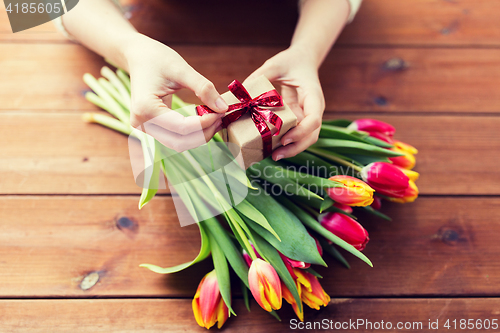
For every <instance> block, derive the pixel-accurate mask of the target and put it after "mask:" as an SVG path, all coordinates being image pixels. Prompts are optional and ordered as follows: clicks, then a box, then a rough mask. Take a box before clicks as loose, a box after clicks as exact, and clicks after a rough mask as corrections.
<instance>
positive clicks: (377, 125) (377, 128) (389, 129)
mask: <svg viewBox="0 0 500 333" xmlns="http://www.w3.org/2000/svg"><path fill="white" fill-rule="evenodd" d="M347 128H349V129H354V130H357V131H364V132H368V133H370V135H371V133H376V134H378V133H380V134H383V135H385V136H388V137H392V136H393V135H394V132H396V129H395V128H394V127H393V126H392V125H390V124H388V123H384V122H383V121H380V120H376V119H369V118H364V119H357V120H355V121H353V122H352V123H351V124H350V125H349V126H347Z"/></svg>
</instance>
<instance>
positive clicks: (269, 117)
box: [196, 80, 283, 157]
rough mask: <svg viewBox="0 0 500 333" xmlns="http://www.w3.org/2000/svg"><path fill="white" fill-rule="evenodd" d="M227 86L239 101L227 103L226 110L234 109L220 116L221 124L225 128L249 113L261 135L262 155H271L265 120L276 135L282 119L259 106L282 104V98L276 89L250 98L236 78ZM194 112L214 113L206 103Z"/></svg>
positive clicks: (199, 113) (270, 139)
mask: <svg viewBox="0 0 500 333" xmlns="http://www.w3.org/2000/svg"><path fill="white" fill-rule="evenodd" d="M228 87H229V90H230V91H231V92H232V93H233V95H234V96H236V98H238V99H239V100H240V102H241V103H236V104H231V105H229V109H228V110H227V112H230V111H234V110H236V111H234V112H231V113H229V114H227V115H226V116H225V117H224V118H222V126H223V127H224V128H226V127H227V126H228V125H229V124H231V123H232V122H233V121H236V120H238V119H240V117H241V116H243V115H244V114H245V113H247V112H248V113H250V117H251V118H252V120H253V122H254V124H255V127H257V129H258V130H259V133H260V136H261V137H262V146H263V150H264V157H267V156H269V155H271V153H272V150H273V147H272V138H271V130H270V129H269V126H267V124H266V121H268V122H269V123H270V124H272V125H273V126H274V127H276V133H274V134H273V135H272V136H275V135H278V134H279V133H280V130H281V125H283V121H282V120H281V118H280V117H278V115H277V114H276V113H274V112H273V111H271V110H267V109H263V108H261V106H265V107H278V106H283V99H282V98H281V96H280V94H279V93H278V92H277V91H276V89H273V90H270V91H268V92H265V93H263V94H261V95H259V96H257V97H255V98H252V97H251V96H250V94H249V93H248V91H247V90H246V89H245V87H243V85H242V84H241V83H240V82H238V81H237V80H234V81H233V82H231V84H230V85H229V86H228ZM196 112H198V115H200V116H202V115H204V114H206V113H214V112H215V111H213V110H212V109H210V108H209V107H208V106H206V105H198V106H197V107H196Z"/></svg>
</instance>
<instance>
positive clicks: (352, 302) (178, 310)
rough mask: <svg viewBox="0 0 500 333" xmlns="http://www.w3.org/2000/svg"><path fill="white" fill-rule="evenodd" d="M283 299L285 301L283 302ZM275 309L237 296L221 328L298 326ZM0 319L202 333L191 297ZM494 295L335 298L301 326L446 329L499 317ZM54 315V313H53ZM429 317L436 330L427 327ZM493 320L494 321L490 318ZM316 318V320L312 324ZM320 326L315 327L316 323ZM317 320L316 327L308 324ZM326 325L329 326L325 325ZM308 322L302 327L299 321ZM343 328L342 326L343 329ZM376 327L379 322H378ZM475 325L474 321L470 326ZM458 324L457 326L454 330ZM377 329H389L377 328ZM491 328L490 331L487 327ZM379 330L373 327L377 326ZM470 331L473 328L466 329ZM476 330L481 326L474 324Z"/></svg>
mask: <svg viewBox="0 0 500 333" xmlns="http://www.w3.org/2000/svg"><path fill="white" fill-rule="evenodd" d="M285 304H286V303H285ZM284 307H286V309H283V310H280V311H279V314H280V316H281V317H282V322H278V321H277V320H276V319H274V318H273V317H271V316H270V315H268V314H267V313H265V312H264V311H263V310H260V309H258V308H257V304H256V303H254V304H253V307H252V309H253V311H252V312H250V313H249V312H248V311H247V310H246V309H245V307H244V305H243V302H242V301H241V300H236V301H235V302H234V308H235V311H236V312H237V313H238V316H237V317H231V318H229V319H228V321H227V322H226V324H225V325H224V332H265V333H267V332H288V331H290V332H293V331H295V330H298V329H299V328H300V326H298V325H297V322H296V321H292V320H294V319H295V318H294V317H293V316H292V313H291V311H290V308H289V306H288V304H286V305H284ZM0 309H1V310H2V311H1V312H0V313H1V315H0V318H2V329H3V332H5V333H9V332H16V333H17V332H30V333H32V332H33V333H38V332H40V333H41V332H47V331H48V330H50V332H54V333H57V332H88V331H92V332H96V333H97V332H117V333H118V332H167V331H168V332H186V331H189V332H206V329H204V328H202V327H199V326H198V325H197V324H196V322H195V320H194V317H193V313H192V310H191V300H187V299H91V300H2V301H0ZM499 311H500V308H499V299H498V298H442V299H335V300H332V301H331V302H330V304H329V305H328V306H327V307H326V308H324V309H322V310H321V311H314V310H310V309H306V314H305V320H306V321H305V322H304V325H311V326H310V327H315V328H313V329H310V330H307V331H308V332H324V331H325V330H326V329H330V330H332V331H333V330H335V325H336V324H337V325H342V324H343V323H344V322H347V323H348V324H349V321H350V320H351V321H354V322H356V321H357V320H358V319H360V320H364V324H362V322H359V324H360V325H359V326H351V328H349V326H346V325H345V324H344V328H345V329H342V328H340V329H338V330H339V331H342V332H373V331H374V329H373V328H372V329H370V324H368V323H367V322H370V323H371V325H372V327H377V326H376V325H377V324H378V325H381V322H382V321H383V322H384V326H383V327H387V326H388V325H389V323H390V325H391V326H392V327H393V329H392V330H394V331H396V327H397V325H398V323H401V325H403V326H402V327H404V325H407V327H408V329H403V330H404V331H405V332H429V331H432V332H448V331H450V330H453V327H454V326H453V325H454V324H453V322H452V323H451V325H452V326H451V329H447V328H445V327H444V325H445V324H446V320H447V319H451V321H453V319H457V328H458V329H459V328H460V326H459V325H460V320H461V319H465V320H467V319H469V318H471V319H472V318H473V319H474V321H473V322H474V325H475V324H476V319H481V322H485V319H489V320H490V321H489V322H490V323H491V320H492V319H497V318H498V313H499ZM54 314H57V315H54ZM429 320H430V321H431V322H432V323H436V320H437V325H438V327H439V329H436V330H429ZM495 322H498V320H495ZM315 323H316V324H315ZM322 323H323V324H324V325H325V326H324V327H322V326H320V325H321V324H322ZM313 325H316V326H313ZM329 325H332V327H330V326H329ZM303 327H307V326H303ZM346 327H347V328H346ZM379 327H380V326H379ZM475 327H477V326H474V328H475ZM458 329H457V330H458ZM379 330H380V331H382V332H387V331H391V330H389V329H379ZM403 330H400V331H403ZM490 330H491V331H492V332H495V331H496V330H492V329H491V326H490ZM377 331H378V330H377ZM471 331H474V329H473V330H471ZM476 331H481V330H480V329H476Z"/></svg>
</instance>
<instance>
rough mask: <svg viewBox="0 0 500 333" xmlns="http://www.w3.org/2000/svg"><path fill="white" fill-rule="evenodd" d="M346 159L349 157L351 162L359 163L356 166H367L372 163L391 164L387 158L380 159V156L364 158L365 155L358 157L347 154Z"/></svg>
mask: <svg viewBox="0 0 500 333" xmlns="http://www.w3.org/2000/svg"><path fill="white" fill-rule="evenodd" d="M345 157H347V158H348V159H349V160H350V161H355V162H357V163H356V164H359V165H362V166H365V165H368V164H370V163H374V162H386V163H391V162H390V161H389V159H388V158H387V157H379V156H364V155H357V154H345Z"/></svg>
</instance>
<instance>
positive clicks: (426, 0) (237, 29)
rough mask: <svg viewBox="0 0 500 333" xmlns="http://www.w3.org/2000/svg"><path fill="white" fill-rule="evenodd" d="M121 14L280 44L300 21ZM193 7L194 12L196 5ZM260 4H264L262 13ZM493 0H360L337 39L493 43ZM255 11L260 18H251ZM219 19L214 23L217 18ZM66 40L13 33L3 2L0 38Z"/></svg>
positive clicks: (228, 5)
mask: <svg viewBox="0 0 500 333" xmlns="http://www.w3.org/2000/svg"><path fill="white" fill-rule="evenodd" d="M121 3H122V4H123V7H124V10H125V15H126V17H128V18H130V21H131V22H132V24H133V25H134V26H135V27H136V28H137V29H138V30H139V31H140V32H142V33H144V34H146V35H148V36H151V37H153V38H155V39H158V40H160V41H163V42H165V43H168V44H171V43H174V44H175V43H183V44H188V43H193V44H196V43H198V44H220V45H228V44H240V45H241V44H245V45H257V44H260V45H283V46H286V45H287V44H288V43H289V41H290V39H291V36H292V33H293V30H294V28H295V23H296V20H297V15H298V14H297V3H296V1H286V0H279V1H272V2H269V1H265V0H256V1H252V2H251V3H247V2H241V3H235V2H233V1H230V0H224V1H218V2H217V3H207V2H206V1H203V0H192V1H189V2H185V1H182V0H169V1H164V0H147V1H138V0H125V1H121ZM193 8H197V10H193ZM262 8H266V10H264V11H262ZM499 10H500V7H499V3H498V2H497V1H496V0H481V1H474V0H456V1H440V0H411V1H399V0H365V1H364V2H363V5H362V6H361V9H360V11H359V13H358V15H357V17H356V19H355V20H354V22H353V23H351V24H349V25H348V26H347V27H346V29H345V31H344V32H343V33H342V35H341V37H340V39H339V41H338V44H339V45H377V46H380V45H411V46H421V45H446V46H460V47H463V46H467V47H470V46H498V45H499V42H498V41H499V37H500V28H499V27H498V24H497V15H496V13H498V11H499ZM256 17H258V21H259V24H253V22H254V21H253V20H254V19H255V18H256ZM215 22H216V23H217V24H214V23H215ZM5 41H15V42H30V43H36V42H57V43H69V41H67V40H66V39H65V37H64V36H62V35H61V34H60V33H59V32H57V31H56V29H55V27H54V26H53V25H52V23H50V22H49V23H46V24H44V25H41V26H38V27H35V28H32V29H30V30H27V31H24V32H20V33H16V34H13V33H12V31H11V28H10V25H9V21H8V18H7V13H6V12H5V10H4V5H3V3H2V4H0V42H5Z"/></svg>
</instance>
